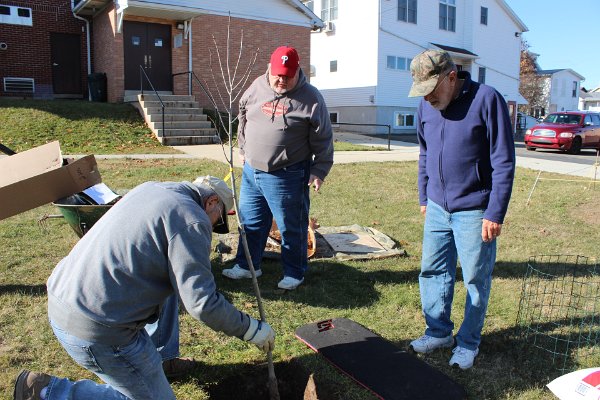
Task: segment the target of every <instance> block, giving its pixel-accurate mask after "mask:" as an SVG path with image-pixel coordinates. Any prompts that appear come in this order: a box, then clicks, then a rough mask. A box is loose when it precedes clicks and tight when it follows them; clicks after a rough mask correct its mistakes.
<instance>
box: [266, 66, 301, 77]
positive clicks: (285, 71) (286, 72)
mask: <svg viewBox="0 0 600 400" xmlns="http://www.w3.org/2000/svg"><path fill="white" fill-rule="evenodd" d="M297 71H298V68H296V69H292V68H273V67H272V66H271V75H273V76H279V75H283V76H287V77H288V78H293V77H294V75H296V72H297Z"/></svg>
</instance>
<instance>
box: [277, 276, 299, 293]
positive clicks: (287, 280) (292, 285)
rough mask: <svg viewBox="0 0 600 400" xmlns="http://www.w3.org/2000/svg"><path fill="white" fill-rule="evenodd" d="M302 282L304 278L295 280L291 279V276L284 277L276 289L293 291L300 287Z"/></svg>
mask: <svg viewBox="0 0 600 400" xmlns="http://www.w3.org/2000/svg"><path fill="white" fill-rule="evenodd" d="M302 282H304V278H302V279H296V278H292V277H291V276H284V277H283V279H282V280H280V281H279V283H278V284H277V287H278V288H279V289H285V290H294V289H296V288H297V287H298V286H300V284H301V283H302Z"/></svg>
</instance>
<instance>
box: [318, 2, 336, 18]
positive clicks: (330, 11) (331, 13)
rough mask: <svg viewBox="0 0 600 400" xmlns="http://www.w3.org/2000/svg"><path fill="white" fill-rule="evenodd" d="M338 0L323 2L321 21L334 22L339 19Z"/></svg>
mask: <svg viewBox="0 0 600 400" xmlns="http://www.w3.org/2000/svg"><path fill="white" fill-rule="evenodd" d="M337 14H338V0H323V1H322V2H321V19H322V20H323V21H333V20H334V19H337V16H338V15H337Z"/></svg>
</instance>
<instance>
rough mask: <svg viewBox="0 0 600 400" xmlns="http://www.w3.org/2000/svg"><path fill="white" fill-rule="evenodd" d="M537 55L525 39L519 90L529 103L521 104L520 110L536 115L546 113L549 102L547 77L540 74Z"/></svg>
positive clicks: (522, 49) (522, 50) (522, 45)
mask: <svg viewBox="0 0 600 400" xmlns="http://www.w3.org/2000/svg"><path fill="white" fill-rule="evenodd" d="M537 57H538V55H537V54H535V53H532V52H531V51H529V44H528V43H527V42H526V41H525V40H524V41H523V42H522V43H521V72H520V82H519V92H520V93H521V95H522V96H523V97H525V99H526V100H527V102H528V103H529V104H521V105H519V111H521V112H523V113H525V114H529V115H535V116H536V117H537V116H540V114H541V115H544V110H545V108H546V106H547V104H548V88H547V85H546V78H545V77H543V76H540V75H538V65H537ZM536 110H537V112H536ZM536 114H537V115H536Z"/></svg>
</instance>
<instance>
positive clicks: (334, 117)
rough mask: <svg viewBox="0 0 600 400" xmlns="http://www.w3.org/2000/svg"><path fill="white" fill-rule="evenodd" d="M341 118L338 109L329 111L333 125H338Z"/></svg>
mask: <svg viewBox="0 0 600 400" xmlns="http://www.w3.org/2000/svg"><path fill="white" fill-rule="evenodd" d="M339 118H340V114H339V113H338V112H337V111H333V112H330V113H329V120H330V121H331V124H332V125H337V123H338V122H340V121H339Z"/></svg>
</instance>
